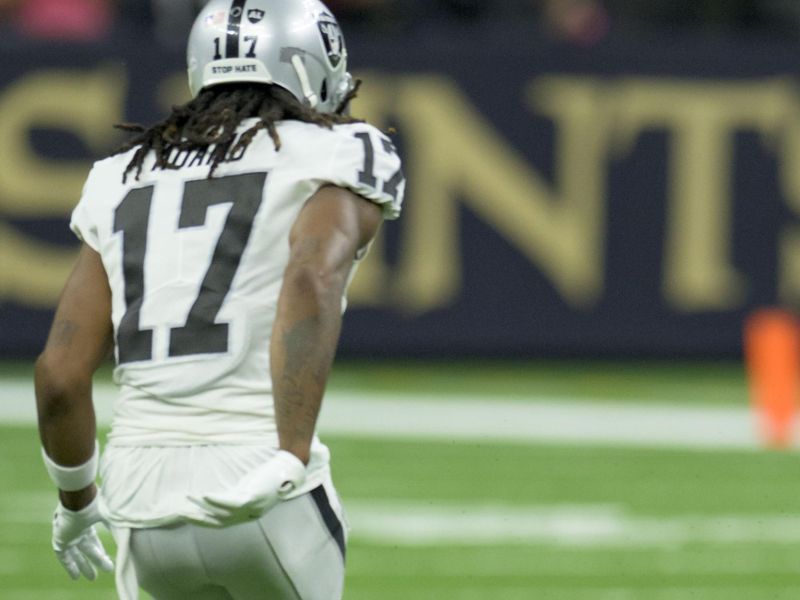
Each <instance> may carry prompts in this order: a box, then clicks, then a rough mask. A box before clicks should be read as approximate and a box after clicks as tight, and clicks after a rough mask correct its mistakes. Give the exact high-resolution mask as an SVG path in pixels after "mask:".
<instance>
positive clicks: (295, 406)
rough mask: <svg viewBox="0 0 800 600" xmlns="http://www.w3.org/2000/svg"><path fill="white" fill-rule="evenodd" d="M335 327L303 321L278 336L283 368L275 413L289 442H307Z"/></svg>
mask: <svg viewBox="0 0 800 600" xmlns="http://www.w3.org/2000/svg"><path fill="white" fill-rule="evenodd" d="M337 337H338V327H333V328H331V327H328V331H325V326H324V324H323V321H322V320H321V319H319V318H317V317H309V318H305V319H303V320H301V321H299V322H297V323H296V324H294V325H293V326H292V327H291V328H290V329H289V330H288V331H286V332H285V333H284V334H283V335H282V336H281V342H282V346H283V351H284V360H285V362H284V368H283V373H282V374H281V377H280V380H279V381H278V382H277V383H278V387H279V393H278V394H276V402H277V403H278V406H277V407H276V408H277V413H278V415H279V419H280V421H281V425H283V426H284V433H285V434H287V435H288V437H289V438H290V439H298V438H299V439H304V440H306V439H307V440H310V439H311V437H312V436H313V434H314V428H315V425H316V421H317V416H318V414H319V409H320V403H321V401H322V395H323V393H324V389H325V384H326V382H327V379H328V373H329V372H330V367H331V364H332V362H333V357H334V354H335V350H336V340H337Z"/></svg>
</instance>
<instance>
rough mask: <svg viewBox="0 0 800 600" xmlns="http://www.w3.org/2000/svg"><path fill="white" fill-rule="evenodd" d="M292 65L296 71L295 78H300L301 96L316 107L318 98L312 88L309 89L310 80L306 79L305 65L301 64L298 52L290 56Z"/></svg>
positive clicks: (301, 60) (311, 105)
mask: <svg viewBox="0 0 800 600" xmlns="http://www.w3.org/2000/svg"><path fill="white" fill-rule="evenodd" d="M292 66H293V67H294V70H295V72H296V73H297V78H298V79H299V80H300V87H301V88H302V89H303V97H304V98H305V99H306V102H308V105H309V106H310V107H311V108H316V107H317V104H319V99H318V98H317V95H316V94H315V93H314V90H312V89H311V82H310V81H309V80H308V71H306V66H305V65H304V64H303V59H302V58H300V54H299V53H298V54H294V55H293V56H292Z"/></svg>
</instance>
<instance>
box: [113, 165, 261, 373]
mask: <svg viewBox="0 0 800 600" xmlns="http://www.w3.org/2000/svg"><path fill="white" fill-rule="evenodd" d="M266 178H267V174H266V173H247V174H243V175H231V176H228V177H221V178H219V179H201V180H196V181H189V182H187V183H186V185H185V187H184V193H183V199H182V201H181V212H180V216H179V219H178V229H179V230H180V229H186V228H190V227H202V226H204V225H205V221H206V214H207V212H208V209H209V207H211V206H214V205H215V204H223V203H228V202H230V203H232V206H231V209H230V212H229V213H228V217H227V219H226V220H225V224H224V226H223V228H222V233H221V234H220V236H219V239H218V240H217V243H216V247H215V248H214V254H213V256H212V259H211V264H210V265H209V267H208V270H207V271H206V274H205V276H204V278H203V281H202V283H201V284H200V291H199V293H198V295H197V298H196V299H195V301H194V304H193V305H192V307H191V309H190V310H189V315H188V317H187V319H186V323H185V324H184V325H183V326H182V327H173V328H171V329H170V332H169V356H190V355H195V354H209V353H218V352H227V351H228V323H217V322H216V319H217V315H218V314H219V311H220V309H221V308H222V304H223V302H224V301H225V297H226V296H227V294H228V292H229V291H230V288H231V285H232V283H233V278H234V276H235V275H236V271H237V270H238V268H239V263H240V261H241V257H242V253H243V252H244V249H245V247H246V246H247V242H248V240H249V239H250V233H251V231H252V228H253V219H254V218H255V215H256V213H257V212H258V209H259V207H260V206H261V200H262V197H263V194H262V192H263V189H264V182H265V181H266ZM153 190H154V186H152V185H151V186H147V187H144V188H139V189H135V190H131V191H130V192H128V194H127V195H126V196H125V198H124V199H123V201H122V202H121V203H120V205H119V206H118V207H117V210H116V212H115V213H114V231H115V232H120V231H121V232H122V236H123V237H122V271H123V278H124V281H125V307H126V309H125V314H124V315H123V316H122V319H121V320H120V323H119V326H118V328H117V348H118V360H119V363H120V364H122V363H128V362H134V361H145V360H151V359H152V358H153V330H152V329H141V324H140V311H141V308H142V304H143V302H144V296H145V275H144V262H145V256H146V254H147V228H148V224H149V221H150V206H151V204H152V199H153Z"/></svg>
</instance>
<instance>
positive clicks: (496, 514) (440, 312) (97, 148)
mask: <svg viewBox="0 0 800 600" xmlns="http://www.w3.org/2000/svg"><path fill="white" fill-rule="evenodd" d="M199 4H200V2H199V1H198V2H192V1H190V0H117V1H116V2H114V1H112V0H0V16H1V17H0V18H2V21H1V22H0V58H2V60H0V358H2V361H0V423H2V424H0V436H1V437H2V440H3V444H2V447H3V452H2V454H0V473H1V474H2V484H3V492H2V495H0V531H2V533H1V534H0V581H1V582H2V583H1V584H0V598H3V599H5V598H8V599H13V600H24V599H31V600H32V599H36V600H43V599H50V598H52V599H72V598H75V599H81V600H85V599H89V600H91V599H94V598H98V599H99V598H110V597H113V591H112V590H113V582H112V580H111V578H109V577H103V578H101V579H100V580H99V581H98V582H95V583H91V584H90V583H86V582H79V583H73V582H71V581H69V580H68V579H67V577H66V575H65V574H64V573H63V572H62V571H61V570H60V567H59V566H58V564H57V562H56V560H55V559H54V558H53V557H52V554H51V551H50V549H49V535H50V533H49V518H50V511H51V509H52V506H53V503H54V500H55V495H54V493H53V490H52V489H51V486H50V484H49V482H48V480H47V478H46V476H45V474H44V471H43V469H42V468H41V466H40V461H39V453H38V441H37V438H36V434H35V427H34V420H33V419H34V417H33V415H34V409H33V397H32V385H31V373H32V359H33V358H34V357H35V355H36V353H37V352H38V351H39V350H40V349H41V347H42V344H43V341H44V338H45V335H46V331H47V328H48V326H49V321H50V318H51V314H52V313H51V311H52V308H53V306H54V303H55V302H56V300H57V295H58V293H59V290H60V288H61V286H62V283H63V281H64V279H65V276H66V274H67V272H68V270H69V268H70V265H71V263H72V261H73V258H74V256H75V252H76V248H77V245H76V241H75V240H74V239H73V238H72V236H71V234H70V233H69V231H68V228H67V222H68V216H69V213H70V210H71V208H72V207H73V206H74V204H75V203H76V201H77V199H78V197H79V195H80V190H81V185H82V182H83V179H84V177H85V175H86V172H87V168H88V166H89V164H90V162H91V160H92V159H94V158H96V157H99V156H101V155H103V154H104V153H107V152H108V151H110V150H111V149H113V148H114V147H115V145H116V144H118V143H119V142H120V140H121V138H120V137H119V135H118V133H117V132H115V131H114V130H113V129H112V128H111V127H110V125H111V124H112V123H116V122H121V121H128V122H145V123H149V122H152V121H153V120H155V119H157V118H159V117H160V116H161V115H163V114H164V113H165V111H166V110H167V109H168V107H169V106H170V105H171V104H174V103H177V102H180V101H182V100H184V99H185V98H186V96H187V93H188V92H187V90H186V85H185V81H184V74H183V72H184V64H183V44H184V40H185V34H186V32H187V30H188V27H189V24H190V21H191V19H192V15H193V14H194V11H196V10H197V7H198V5H199ZM329 4H330V5H331V7H332V8H333V9H334V10H335V11H336V12H337V13H338V14H339V15H340V17H341V21H342V25H343V28H344V30H345V35H346V36H347V40H348V45H349V50H350V54H351V65H352V68H353V70H354V71H355V72H356V73H357V74H358V75H359V76H361V77H362V78H363V79H364V81H365V84H364V87H363V93H362V97H361V98H360V99H359V100H358V101H357V104H356V106H355V110H354V112H355V113H356V114H357V115H358V116H362V117H365V118H367V119H368V120H370V121H372V122H373V123H375V124H376V125H378V126H381V127H384V128H389V127H393V128H395V129H396V130H397V132H398V133H397V136H396V139H397V142H398V146H399V148H400V150H401V153H402V155H403V157H404V160H405V165H406V174H407V176H408V180H409V188H408V193H407V200H406V212H405V214H404V216H403V218H402V219H401V221H399V222H397V223H392V224H390V225H388V226H387V227H386V228H385V231H384V235H383V237H382V238H381V240H380V242H379V243H377V244H376V245H375V247H374V249H373V251H372V253H371V257H370V259H369V262H368V263H367V264H365V265H364V266H363V268H362V270H361V272H360V274H359V276H358V278H357V280H356V282H355V283H354V285H353V288H352V292H351V309H350V311H349V313H348V315H347V317H346V325H345V332H344V337H343V340H342V344H341V352H340V357H339V359H338V364H337V367H336V371H335V374H334V377H333V381H332V382H331V392H330V395H329V397H328V399H327V401H326V405H325V408H324V414H323V417H322V423H321V433H322V436H323V438H324V439H325V441H326V442H328V443H329V445H330V446H331V448H332V450H333V455H334V474H335V477H336V480H337V483H338V487H339V489H340V492H341V494H342V496H343V498H344V501H345V504H346V507H347V508H348V510H349V520H350V524H351V526H352V532H351V544H350V551H349V556H348V558H349V561H348V562H349V566H348V581H347V593H346V598H348V599H351V600H366V599H370V600H390V599H400V598H402V599H406V598H416V599H420V600H424V599H434V598H436V599H442V598H446V599H448V600H449V599H457V600H471V599H476V600H477V599H484V598H498V599H502V600H517V599H519V600H522V599H526V600H527V599H529V598H546V599H554V600H556V599H557V600H584V599H586V600H628V599H634V598H635V599H638V598H646V599H670V600H672V599H684V598H697V599H702V600H714V599H717V598H719V599H722V598H724V599H726V600H731V599H734V600H735V599H744V598H752V599H763V598H770V599H784V598H786V599H789V598H797V597H798V596H799V595H800V572H799V571H798V569H797V564H798V558H797V557H798V545H800V511H798V509H797V506H798V502H800V494H798V492H797V490H798V487H797V484H796V480H795V479H794V477H795V476H797V475H798V474H800V464H799V463H798V461H797V455H796V453H794V452H793V451H791V450H789V451H782V452H776V451H769V450H766V449H764V448H763V447H762V445H761V442H760V440H759V439H758V436H757V435H756V431H757V427H756V422H755V419H754V418H753V415H752V414H751V411H750V408H749V398H748V387H747V380H746V376H745V371H744V369H743V366H742V341H741V340H742V327H743V323H744V321H745V319H746V317H747V316H748V315H749V314H750V313H751V312H752V311H754V310H755V309H757V308H759V307H762V306H780V307H784V308H791V307H794V306H796V305H797V303H798V301H799V300H800V177H798V174H800V93H799V92H798V86H797V75H798V74H799V73H800V3H798V2H795V1H793V0H650V1H648V2H636V1H634V0H493V1H492V0H336V1H330V2H329ZM113 393H114V392H113V388H112V386H111V384H110V366H109V367H108V368H107V369H104V370H103V371H102V372H101V373H100V374H99V375H98V378H97V394H96V398H95V400H96V403H97V406H98V412H99V415H100V420H101V423H106V422H107V421H106V419H107V415H108V412H109V405H110V402H111V399H112V398H113Z"/></svg>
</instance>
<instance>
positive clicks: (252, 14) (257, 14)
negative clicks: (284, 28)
mask: <svg viewBox="0 0 800 600" xmlns="http://www.w3.org/2000/svg"><path fill="white" fill-rule="evenodd" d="M264 14H265V13H264V11H263V10H259V9H257V8H251V9H250V10H248V11H247V20H248V21H250V22H251V23H252V24H253V25H255V24H256V23H258V22H259V21H261V19H263V18H264Z"/></svg>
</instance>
